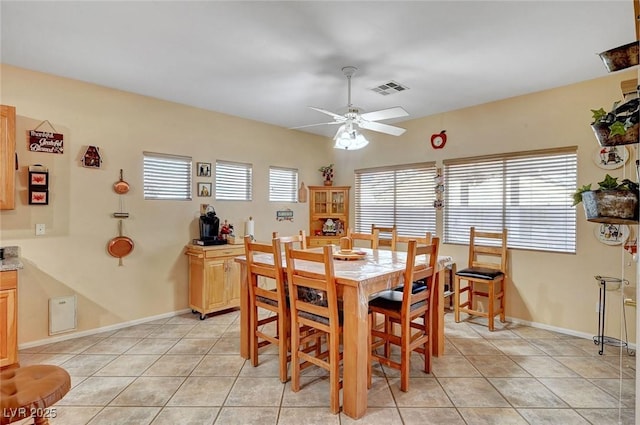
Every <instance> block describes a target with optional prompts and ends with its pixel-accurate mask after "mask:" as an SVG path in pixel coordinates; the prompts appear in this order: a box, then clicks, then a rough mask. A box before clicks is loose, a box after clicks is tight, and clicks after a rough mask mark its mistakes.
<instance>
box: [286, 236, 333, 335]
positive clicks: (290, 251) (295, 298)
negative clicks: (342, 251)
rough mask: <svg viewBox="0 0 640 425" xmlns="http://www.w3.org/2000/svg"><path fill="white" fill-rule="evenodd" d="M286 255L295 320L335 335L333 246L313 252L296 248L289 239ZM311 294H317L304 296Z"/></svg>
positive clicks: (292, 314) (292, 312) (293, 318)
mask: <svg viewBox="0 0 640 425" xmlns="http://www.w3.org/2000/svg"><path fill="white" fill-rule="evenodd" d="M285 257H286V259H287V282H288V285H289V305H290V309H291V317H292V320H293V321H295V322H294V323H298V324H301V325H308V326H312V327H314V328H317V329H321V330H323V331H324V332H334V335H336V334H335V332H337V330H338V328H339V322H338V295H337V291H336V279H335V271H334V267H333V245H325V246H323V247H322V252H314V251H307V250H298V249H294V248H293V246H292V243H291V242H289V243H286V244H285ZM310 268H311V270H312V271H310ZM308 293H312V294H316V295H317V296H315V297H311V298H307V297H304V296H301V294H308Z"/></svg>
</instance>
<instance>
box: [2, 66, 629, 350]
mask: <svg viewBox="0 0 640 425" xmlns="http://www.w3.org/2000/svg"><path fill="white" fill-rule="evenodd" d="M1 71H2V75H1V89H2V92H1V96H2V98H1V99H0V101H1V103H3V104H9V105H14V106H16V107H17V114H18V119H17V126H18V129H17V132H18V133H17V134H18V137H17V141H18V142H17V144H18V154H19V157H20V165H21V167H20V171H19V175H18V187H17V191H18V206H17V208H16V209H15V210H13V211H2V212H1V213H0V220H1V227H0V240H1V245H3V246H5V245H19V246H20V247H21V254H22V259H23V262H24V263H25V268H24V270H22V271H21V272H20V275H19V276H20V277H19V279H20V281H19V282H20V288H19V343H20V344H25V343H29V342H32V341H38V340H42V339H45V338H47V330H48V324H47V300H48V299H49V298H50V297H56V296H63V295H69V294H73V293H76V294H77V295H78V300H79V304H78V317H79V331H82V330H90V329H95V328H100V327H105V326H110V325H115V324H118V323H123V322H128V321H133V320H138V319H143V318H145V317H150V316H154V315H159V314H163V313H169V312H172V311H176V310H182V309H185V308H187V307H188V305H187V272H186V265H187V263H186V259H185V257H184V255H183V248H184V245H185V243H187V242H188V241H189V240H190V239H191V238H193V237H196V236H197V221H196V216H197V213H198V206H199V204H200V203H201V201H202V200H203V199H207V200H208V201H209V202H211V203H213V204H214V206H215V208H216V211H217V213H218V216H220V217H221V218H222V219H228V220H229V221H230V222H232V223H233V224H235V225H236V228H237V229H239V230H240V231H242V228H243V226H242V223H243V222H244V221H245V220H246V219H247V218H248V217H249V216H253V217H254V219H255V221H256V233H257V237H258V238H259V239H265V238H267V237H268V236H269V234H270V232H271V231H272V230H278V231H280V232H282V233H293V232H295V231H297V229H300V228H305V229H306V228H307V226H308V220H307V204H298V205H296V204H273V203H270V202H268V201H267V198H268V187H267V183H268V182H267V175H268V167H269V165H278V166H287V167H296V168H298V169H299V170H300V176H301V180H302V181H304V182H305V184H306V185H312V184H320V183H321V178H320V174H319V173H318V171H317V169H318V167H320V166H321V165H326V164H328V163H330V162H335V163H336V167H337V168H336V184H338V185H343V184H344V185H353V170H354V169H356V168H364V167H369V166H378V165H388V164H401V163H407V162H417V161H433V160H435V161H437V162H438V164H441V163H442V160H443V159H447V158H456V157H466V156H473V155H484V154H490V153H499V152H511V151H521V150H531V149H542V148H552V147H559V146H568V145H577V146H579V148H578V158H579V166H578V173H579V174H578V183H579V185H582V184H586V183H589V182H596V181H599V180H601V178H602V176H603V175H604V172H603V170H600V169H599V168H597V167H596V166H595V164H594V163H593V161H592V155H593V153H594V150H595V149H597V147H598V144H597V141H596V139H595V138H594V136H593V134H592V133H591V129H590V127H589V122H590V116H591V113H590V111H589V109H592V108H593V109H597V108H599V107H604V108H605V109H606V108H609V107H610V105H611V104H612V103H613V101H614V100H618V99H620V98H621V95H620V88H619V84H620V81H622V80H625V79H629V78H632V77H634V76H635V75H636V72H634V71H630V72H626V73H617V74H613V75H609V76H607V77H604V78H601V79H598V80H594V81H588V82H584V83H581V84H576V85H572V86H567V87H562V88H558V89H554V90H549V91H545V92H540V93H536V94H532V95H527V96H520V97H515V98H512V99H507V100H503V101H499V102H494V103H490V104H486V105H481V106H478V107H473V108H467V109H463V110H458V111H452V112H448V113H444V114H440V115H437V116H432V117H427V118H421V119H415V120H411V121H407V122H404V123H402V126H403V127H406V128H407V130H408V131H407V132H406V133H405V135H403V136H402V137H386V136H383V135H379V134H372V135H371V136H370V137H369V138H370V140H371V143H370V144H369V146H368V147H367V148H366V149H364V150H361V151H355V152H345V151H335V150H333V149H331V144H330V142H329V141H328V140H327V139H325V138H321V137H317V136H313V135H309V134H306V133H302V132H296V131H290V130H286V129H282V128H278V127H274V126H269V125H266V124H262V123H257V122H252V121H248V120H244V119H240V118H236V117H231V116H228V115H224V114H219V113H215V112H209V111H204V110H201V109H196V108H191V107H187V106H183V105H178V104H173V103H169V102H164V101H160V100H156V99H152V98H148V97H143V96H137V95H133V94H130V93H124V92H120V91H115V90H110V89H107V88H103V87H99V86H95V85H90V84H85V83H81V82H77V81H72V80H68V79H62V78H57V77H53V76H50V75H46V74H40V73H34V72H30V71H26V70H23V69H18V68H14V67H10V66H6V65H5V66H2V68H1ZM459 95H464V94H459ZM398 103H399V104H401V99H399V100H398ZM409 112H411V111H409ZM43 120H48V121H50V122H51V123H52V124H53V125H54V126H55V128H56V129H57V130H58V132H62V133H64V137H65V153H64V154H63V155H53V154H43V153H31V152H27V148H26V141H25V138H24V136H23V135H24V134H25V131H26V130H27V129H32V128H35V127H36V126H37V125H38V124H40V122H41V121H43ZM443 129H446V130H447V134H448V135H449V140H448V142H447V146H446V148H445V149H443V150H439V151H435V150H433V149H431V146H430V144H429V138H430V136H431V134H433V133H437V132H439V131H440V130H443ZM87 145H97V146H99V147H100V148H101V153H102V156H103V159H104V165H103V167H102V169H100V170H92V169H86V168H83V167H82V166H81V165H80V158H81V156H82V153H83V152H84V149H85V147H86V146H87ZM636 146H637V145H632V146H630V147H629V149H630V151H631V156H632V158H635V157H636ZM145 150H149V151H155V152H162V153H173V154H181V155H189V156H191V157H192V158H193V160H194V162H196V161H204V162H212V163H213V162H215V160H216V159H223V160H232V161H242V162H250V163H253V164H254V176H255V178H254V185H255V192H254V201H252V202H215V201H213V198H197V197H194V199H193V201H191V202H173V201H144V200H143V196H142V151H145ZM35 163H40V164H43V165H46V166H47V167H48V168H49V170H50V175H51V188H50V191H51V203H50V205H48V206H29V205H27V201H26V188H27V186H26V180H27V176H26V167H27V166H28V165H31V164H35ZM120 168H122V169H124V173H125V179H126V180H127V181H128V182H129V183H130V184H131V185H132V190H131V191H130V192H129V193H128V194H127V195H125V196H124V200H125V208H126V210H127V211H128V212H129V213H130V214H131V217H130V218H129V219H126V220H125V226H124V231H125V234H126V235H127V236H129V237H131V238H132V239H133V240H134V242H135V244H136V246H135V249H134V251H133V252H132V254H131V255H129V256H128V257H126V258H125V259H124V266H123V267H118V261H117V259H114V258H112V257H110V256H109V255H108V254H107V252H106V249H105V248H106V244H107V242H108V241H109V240H110V239H111V238H112V237H113V236H115V235H116V233H117V221H116V220H115V219H113V218H112V217H111V214H112V213H113V212H115V211H117V209H118V207H119V204H118V195H116V194H115V193H114V192H113V190H112V185H113V183H114V182H115V181H116V180H117V179H118V171H119V169H120ZM623 173H625V175H628V176H633V175H634V173H635V171H634V170H633V169H632V167H631V166H630V165H629V164H627V167H626V168H625V169H621V170H613V171H611V172H610V174H613V175H622V174H623ZM204 180H208V181H212V179H201V178H197V177H195V176H194V181H196V182H197V181H204ZM282 208H291V209H293V211H294V214H295V219H294V222H293V223H289V222H277V221H276V219H275V211H276V210H278V209H282ZM580 208H581V207H580ZM36 223H45V224H46V226H47V234H46V235H45V236H39V237H35V236H34V226H35V224H36ZM352 224H353V223H352ZM439 226H441V221H440V222H439ZM595 226H596V225H595V224H593V223H589V222H587V221H586V220H585V219H584V212H583V211H582V209H579V211H578V252H577V254H576V255H567V254H552V253H540V252H531V251H524V250H513V251H512V252H511V264H510V267H511V280H512V282H511V286H510V288H509V292H508V309H507V314H508V315H509V316H511V317H514V318H517V319H520V320H524V321H530V322H534V323H537V324H539V325H541V326H548V327H554V328H559V329H565V330H567V331H570V332H574V333H577V334H584V335H592V334H594V333H595V329H596V325H597V315H596V312H595V303H596V301H597V297H598V288H597V285H596V282H595V280H594V278H593V276H594V275H597V274H599V275H609V276H621V275H624V276H625V277H626V278H628V279H629V280H631V282H632V286H633V288H628V289H627V290H626V294H628V295H629V296H630V297H633V298H635V289H634V288H635V273H636V263H630V264H628V261H629V260H630V257H629V255H628V254H626V253H624V251H623V250H622V248H621V247H619V246H617V247H611V246H606V245H603V244H601V243H600V242H598V241H597V240H596V239H595V237H594V236H593V229H594V227H595ZM634 227H635V226H634ZM439 233H440V234H441V233H442V232H441V229H439ZM636 235H637V228H634V229H633V233H632V237H637V236H636ZM441 251H442V253H443V254H447V255H453V256H454V257H455V258H456V259H457V260H458V262H459V263H464V262H465V261H466V247H464V246H453V245H447V244H444V245H443V246H442V248H441ZM625 296H626V295H625ZM609 300H610V303H609V304H608V308H609V315H608V317H609V319H608V320H609V325H608V328H609V329H610V330H611V331H610V332H608V334H612V335H614V336H615V335H616V333H617V332H618V330H619V329H620V326H619V325H620V323H621V320H620V316H621V315H620V309H619V308H616V307H615V305H616V303H619V301H620V300H621V294H620V293H612V294H611V295H610V297H609ZM627 313H628V314H627V320H628V323H629V326H630V329H629V335H630V337H632V336H633V335H635V325H634V324H635V320H636V316H635V310H627Z"/></svg>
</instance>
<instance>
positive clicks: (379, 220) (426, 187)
mask: <svg viewBox="0 0 640 425" xmlns="http://www.w3.org/2000/svg"><path fill="white" fill-rule="evenodd" d="M435 176H436V168H435V163H434V162H429V163H420V164H405V165H398V166H393V167H382V168H369V169H362V170H356V171H355V180H356V184H355V227H356V232H364V233H369V232H371V225H372V224H375V225H377V226H384V227H388V226H393V225H396V229H397V231H398V234H399V235H404V236H424V234H425V232H431V233H433V234H435V232H436V213H435V209H434V208H433V201H434V200H435V193H434V188H435V183H434V178H435Z"/></svg>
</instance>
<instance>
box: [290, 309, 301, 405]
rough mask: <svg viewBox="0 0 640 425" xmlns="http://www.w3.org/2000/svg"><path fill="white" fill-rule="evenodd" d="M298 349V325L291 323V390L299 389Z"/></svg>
mask: <svg viewBox="0 0 640 425" xmlns="http://www.w3.org/2000/svg"><path fill="white" fill-rule="evenodd" d="M299 349H300V326H299V325H298V323H297V322H295V323H293V326H292V329H291V391H293V392H295V393H297V392H298V391H300V360H299V358H298V350H299Z"/></svg>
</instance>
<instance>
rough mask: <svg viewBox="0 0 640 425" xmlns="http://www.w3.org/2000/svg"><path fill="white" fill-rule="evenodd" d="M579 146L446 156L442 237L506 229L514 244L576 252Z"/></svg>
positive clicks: (459, 239) (461, 239) (456, 239)
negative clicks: (576, 194)
mask: <svg viewBox="0 0 640 425" xmlns="http://www.w3.org/2000/svg"><path fill="white" fill-rule="evenodd" d="M576 152H577V148H576V147H570V148H563V149H551V150H542V151H533V152H524V153H513V154H504V155H494V156H487V157H479V158H463V159H455V160H445V161H444V172H445V200H446V201H445V212H444V242H445V243H462V244H466V243H469V228H470V227H471V226H476V227H477V228H480V229H482V230H489V231H499V230H501V229H503V228H505V227H506V228H507V229H508V232H509V233H508V243H509V247H510V248H525V249H532V250H538V251H554V252H566V253H575V251H576V209H575V207H573V206H572V203H573V199H572V196H571V195H572V193H573V192H574V191H575V190H576V174H577V154H576Z"/></svg>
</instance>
